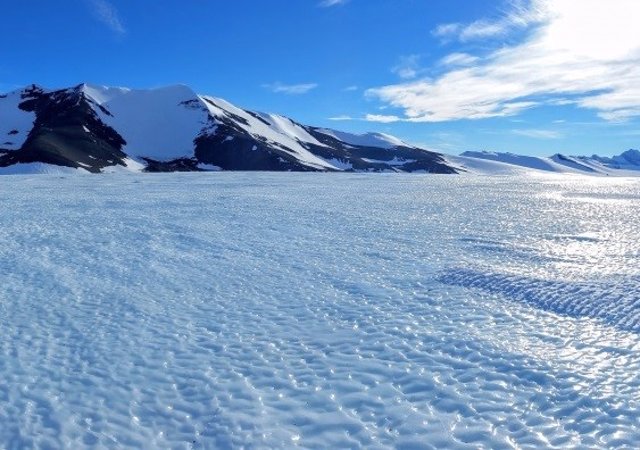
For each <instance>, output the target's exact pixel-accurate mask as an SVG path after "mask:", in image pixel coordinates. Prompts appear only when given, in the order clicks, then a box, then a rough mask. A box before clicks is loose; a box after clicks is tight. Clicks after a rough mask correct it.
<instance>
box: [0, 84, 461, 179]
mask: <svg viewBox="0 0 640 450" xmlns="http://www.w3.org/2000/svg"><path fill="white" fill-rule="evenodd" d="M0 120H1V122H0V124H1V125H0V133H1V134H0V167H8V166H14V165H17V164H31V163H46V164H52V165H56V166H64V167H72V168H82V169H84V170H87V171H89V172H95V173H98V172H103V171H105V170H113V169H114V168H118V167H120V168H123V169H130V170H137V169H139V168H142V169H143V170H146V171H177V170H205V169H222V170H279V171H353V170H357V171H394V172H416V171H420V172H433V173H456V172H457V170H456V169H455V168H453V167H452V166H451V165H449V164H447V162H446V160H445V159H444V157H443V155H440V154H438V153H434V152H430V151H427V150H423V149H420V148H417V147H414V146H411V145H408V144H406V143H404V142H402V141H400V140H397V139H395V138H393V137H390V136H386V135H382V134H368V135H362V136H359V135H352V134H348V133H342V132H339V131H334V130H326V129H322V128H315V127H309V126H304V125H301V124H299V123H297V122H295V121H293V120H291V119H289V118H287V117H283V116H279V115H274V114H263V113H257V112H253V111H247V110H243V109H241V108H238V107H236V106H234V105H232V104H231V103H229V102H227V101H225V100H222V99H218V98H215V97H210V96H200V95H198V94H196V93H195V92H193V91H192V90H191V89H190V88H188V87H186V86H171V87H166V88H160V89H152V90H132V89H125V88H109V87H101V86H91V85H87V84H82V85H79V86H76V87H73V88H69V89H62V90H55V91H48V90H45V89H43V88H40V87H38V86H35V85H33V86H30V87H28V88H25V89H23V90H20V91H16V92H13V93H11V94H7V95H5V96H0ZM3 140H4V144H3V143H2V142H3Z"/></svg>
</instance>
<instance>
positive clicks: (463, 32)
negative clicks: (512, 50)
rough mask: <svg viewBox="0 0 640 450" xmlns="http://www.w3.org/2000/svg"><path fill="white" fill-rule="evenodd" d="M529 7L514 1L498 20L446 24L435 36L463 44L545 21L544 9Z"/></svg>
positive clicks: (519, 1)
mask: <svg viewBox="0 0 640 450" xmlns="http://www.w3.org/2000/svg"><path fill="white" fill-rule="evenodd" d="M529 1H530V3H529V4H528V5H527V4H526V3H525V0H512V2H511V9H510V10H509V11H507V12H506V13H504V14H502V15H501V16H500V17H498V18H496V19H481V20H476V21H475V22H472V23H470V24H466V25H465V24H461V23H446V24H441V25H438V26H437V27H436V29H435V30H433V32H432V33H433V34H434V35H435V36H437V37H440V38H443V39H445V40H450V39H452V38H455V39H458V40H459V41H462V42H467V41H471V40H475V39H484V38H488V37H493V36H501V35H505V34H507V33H508V32H510V31H511V30H513V29H515V28H523V27H526V26H529V25H531V24H534V23H536V22H540V21H543V20H544V19H545V14H544V9H543V8H540V7H538V5H536V4H535V0H534V1H533V2H532V1H531V0H529Z"/></svg>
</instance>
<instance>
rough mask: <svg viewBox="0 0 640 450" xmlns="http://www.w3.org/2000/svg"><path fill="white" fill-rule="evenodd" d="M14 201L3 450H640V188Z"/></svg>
mask: <svg viewBox="0 0 640 450" xmlns="http://www.w3.org/2000/svg"><path fill="white" fill-rule="evenodd" d="M328 178H331V182H327V180H328ZM97 181H99V182H97ZM0 191H1V192H0V195H1V196H2V199H3V213H2V214H0V230H2V233H0V244H1V245H0V266H2V267H3V268H4V270H2V271H0V282H1V283H2V286H3V289H1V290H0V312H1V314H0V329H1V330H2V337H0V379H2V383H0V424H1V426H0V447H1V448H5V447H6V448H86V447H102V448H119V447H128V448H185V449H188V448H241V447H245V448H295V447H301V448H367V449H369V448H427V449H440V448H460V449H477V448H487V449H494V448H555V449H566V448H635V447H637V443H638V442H640V428H638V423H639V421H640V394H639V392H640V389H639V388H640V386H639V384H640V379H639V378H638V373H640V335H639V334H638V333H637V332H636V331H635V330H637V328H636V326H635V325H633V324H634V323H635V324H637V323H638V322H637V320H638V317H639V313H638V305H637V302H636V303H634V302H633V301H632V300H633V299H637V298H638V297H640V292H639V291H638V289H640V288H639V285H638V280H639V279H640V268H639V265H638V264H637V262H638V255H639V254H640V243H639V241H638V239H637V230H638V229H639V228H640V224H639V222H638V220H639V219H638V214H637V203H638V201H639V200H640V185H639V184H638V182H637V181H634V180H630V179H605V178H593V177H571V178H570V179H559V178H557V177H539V178H535V179H532V178H527V179H520V178H482V177H439V176H430V177H419V176H418V177H416V176H409V175H406V176H405V175H394V176H389V177H384V182H383V183H381V182H380V176H376V175H358V174H354V175H344V176H340V177H333V176H330V177H328V176H327V175H322V174H245V173H220V174H216V175H215V176H211V174H161V175H145V176H142V175H129V176H126V177H125V176H120V175H108V176H104V177H101V178H100V179H99V180H98V179H96V178H95V177H90V178H89V177H65V178H61V177H55V178H51V177H8V178H7V179H3V180H2V183H0ZM354 198H357V199H358V201H353V199H354ZM371 205H375V206H376V207H375V213H374V212H373V210H372V208H371ZM463 275H464V276H463ZM467 280H470V281H467ZM536 280H538V281H536ZM527 281H528V282H527ZM585 286H587V287H589V288H585ZM603 290H607V291H608V292H609V294H608V295H607V296H605V297H602V292H603ZM554 296H556V297H554ZM546 298H548V299H550V300H552V301H551V302H549V303H547V302H545V301H544V299H546ZM554 304H555V305H557V306H553V305H554ZM621 308H623V309H624V314H620V315H617V314H618V312H616V311H622V309H621ZM623 316H624V317H626V319H623ZM625 320H626V321H625Z"/></svg>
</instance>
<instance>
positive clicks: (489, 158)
mask: <svg viewBox="0 0 640 450" xmlns="http://www.w3.org/2000/svg"><path fill="white" fill-rule="evenodd" d="M447 161H448V162H449V164H451V165H453V166H457V167H458V168H459V169H460V170H466V171H469V172H474V173H482V174H503V175H516V174H522V173H524V172H527V171H541V172H552V173H570V174H583V175H601V176H610V175H614V176H640V152H638V150H628V151H626V152H624V153H622V154H621V155H618V156H613V157H601V156H597V155H594V156H590V157H588V156H565V155H561V154H555V155H553V156H549V157H541V156H523V155H516V154H513V153H498V152H487V151H482V152H476V151H468V152H464V153H462V154H461V155H460V156H457V157H451V156H447Z"/></svg>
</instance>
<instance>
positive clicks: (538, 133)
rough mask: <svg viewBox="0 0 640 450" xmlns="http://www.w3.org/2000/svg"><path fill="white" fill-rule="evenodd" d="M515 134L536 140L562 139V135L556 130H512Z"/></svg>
mask: <svg viewBox="0 0 640 450" xmlns="http://www.w3.org/2000/svg"><path fill="white" fill-rule="evenodd" d="M511 132H512V133H513V134H517V135H518V136H525V137H530V138H534V139H560V138H562V133H560V132H558V131H554V130H536V129H524V130H512V131H511Z"/></svg>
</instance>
